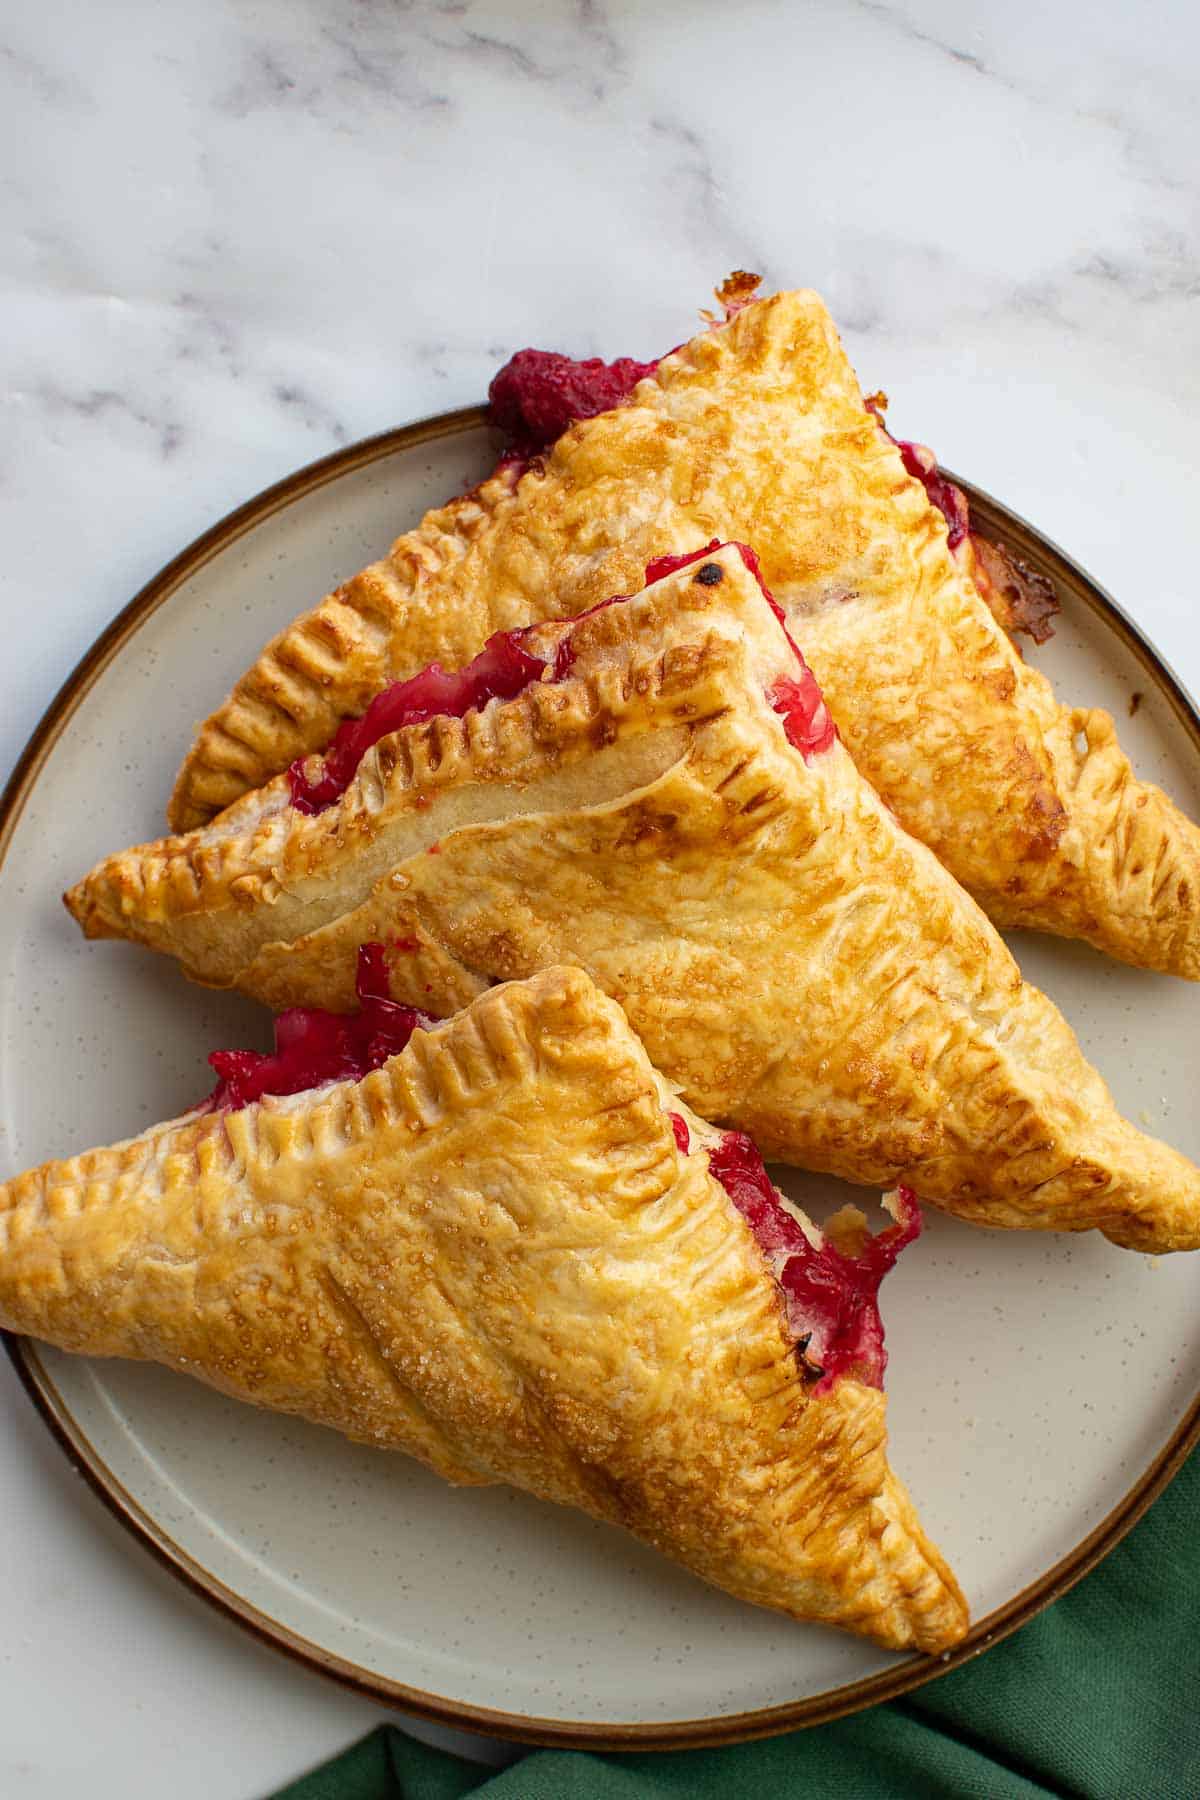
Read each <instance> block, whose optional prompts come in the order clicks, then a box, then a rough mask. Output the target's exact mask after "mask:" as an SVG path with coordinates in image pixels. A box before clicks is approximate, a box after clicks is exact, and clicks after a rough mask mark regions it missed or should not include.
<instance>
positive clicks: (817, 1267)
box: [676, 1120, 921, 1389]
mask: <svg viewBox="0 0 1200 1800" xmlns="http://www.w3.org/2000/svg"><path fill="white" fill-rule="evenodd" d="M680 1123H682V1120H681V1121H680ZM676 1140H677V1141H678V1128H676ZM681 1148H686V1146H685V1145H681ZM708 1165H709V1168H710V1169H711V1170H712V1172H713V1174H714V1175H715V1176H716V1178H717V1180H718V1181H719V1182H720V1183H721V1186H722V1187H723V1188H724V1189H725V1192H726V1193H727V1194H728V1195H729V1198H730V1199H731V1200H732V1201H733V1204H734V1205H735V1206H736V1207H737V1209H738V1211H739V1212H740V1213H741V1215H742V1217H743V1218H744V1219H745V1221H746V1223H747V1224H748V1225H749V1227H750V1229H751V1231H752V1232H753V1233H754V1235H755V1237H756V1238H757V1240H758V1244H759V1248H760V1249H761V1250H762V1251H763V1254H764V1255H765V1256H767V1257H768V1258H769V1259H770V1261H771V1265H772V1267H773V1268H774V1270H775V1271H776V1280H777V1281H778V1282H779V1285H780V1286H781V1287H782V1289H783V1291H784V1294H785V1296H786V1299H787V1311H788V1323H789V1325H790V1326H791V1327H792V1329H793V1330H794V1331H795V1332H796V1334H797V1346H796V1347H797V1349H798V1350H799V1351H800V1354H801V1355H802V1356H803V1358H804V1361H805V1363H806V1364H807V1366H808V1368H809V1370H810V1371H811V1373H812V1374H813V1375H814V1376H816V1377H817V1379H818V1386H819V1388H822V1389H823V1388H825V1387H827V1386H829V1385H831V1384H832V1383H833V1382H834V1381H835V1380H836V1379H837V1377H838V1376H839V1375H855V1376H856V1377H857V1378H858V1379H859V1380H860V1381H865V1382H868V1383H869V1384H870V1385H871V1386H872V1387H882V1386H883V1373H884V1370H885V1369H886V1367H887V1352H886V1350H885V1349H884V1346H883V1321H882V1319H881V1318H880V1316H879V1304H878V1298H877V1297H878V1293H879V1284H880V1282H881V1281H882V1280H883V1278H884V1276H885V1275H886V1274H887V1272H888V1270H889V1269H890V1268H891V1267H892V1265H893V1263H894V1262H895V1260H896V1258H897V1257H898V1256H899V1254H900V1252H901V1250H903V1249H904V1248H905V1246H906V1245H907V1244H911V1243H912V1242H913V1240H914V1238H916V1237H917V1236H919V1234H920V1230H921V1209H920V1207H919V1206H918V1205H917V1201H916V1198H915V1196H914V1195H913V1194H912V1193H911V1191H910V1190H909V1189H908V1188H904V1187H902V1188H899V1189H898V1190H897V1199H898V1203H899V1212H900V1217H899V1219H898V1220H897V1221H896V1223H895V1224H893V1225H889V1226H888V1228H887V1230H886V1231H881V1232H880V1233H879V1234H878V1235H877V1236H875V1237H872V1236H870V1235H869V1234H867V1235H866V1236H865V1237H864V1241H863V1243H862V1246H861V1248H860V1249H859V1250H857V1251H856V1252H855V1253H854V1254H853V1255H849V1254H847V1253H846V1252H845V1251H842V1250H839V1249H838V1248H837V1245H836V1244H834V1243H832V1242H830V1240H829V1239H828V1238H827V1239H826V1240H825V1242H824V1243H823V1244H822V1245H821V1247H820V1249H817V1248H815V1247H814V1246H813V1245H812V1244H811V1243H810V1242H809V1240H808V1238H807V1236H806V1235H805V1233H804V1231H803V1230H802V1228H801V1227H800V1225H799V1224H798V1223H797V1221H796V1220H795V1219H794V1218H793V1217H792V1215H791V1213H790V1212H788V1210H787V1208H786V1207H785V1206H784V1205H783V1204H782V1202H781V1201H780V1198H779V1195H778V1194H777V1193H776V1191H775V1189H774V1187H773V1186H772V1184H771V1180H770V1177H769V1176H768V1174H767V1172H766V1169H765V1168H764V1167H763V1160H762V1157H761V1156H760V1155H759V1153H758V1149H757V1147H756V1146H755V1144H754V1142H753V1140H752V1139H751V1138H748V1137H747V1136H746V1134H745V1133H744V1132H741V1131H727V1132H725V1133H724V1134H723V1135H722V1138H721V1141H720V1143H719V1144H718V1145H717V1146H716V1147H715V1149H712V1150H710V1151H709V1153H708Z"/></svg>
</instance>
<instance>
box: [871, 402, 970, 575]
mask: <svg viewBox="0 0 1200 1800" xmlns="http://www.w3.org/2000/svg"><path fill="white" fill-rule="evenodd" d="M886 406H887V396H886V395H885V394H868V396H867V399H866V408H867V411H868V412H869V413H873V414H874V416H875V422H876V424H877V425H878V426H879V429H880V431H882V432H883V435H884V436H885V437H886V438H891V441H892V443H893V444H895V446H896V448H897V450H898V451H899V452H900V458H901V461H902V462H903V464H904V467H905V468H906V470H907V471H908V473H909V474H910V475H913V476H915V477H916V479H917V480H918V481H919V482H920V483H921V486H922V487H923V488H924V489H925V492H926V493H927V494H928V496H929V499H930V503H931V504H932V505H933V506H936V507H937V509H938V511H939V512H940V513H941V515H942V517H943V518H944V519H945V521H946V530H947V535H948V539H949V544H950V548H951V549H952V550H957V549H958V546H959V545H960V544H961V543H964V542H965V541H966V538H967V535H968V533H969V532H970V530H971V514H970V510H969V508H968V506H967V496H966V495H965V494H964V493H963V491H962V489H961V488H957V487H955V485H954V483H953V482H952V481H947V479H946V477H945V476H944V475H943V474H942V472H941V470H940V469H939V468H938V463H937V457H936V456H935V455H934V454H933V451H932V450H931V449H930V448H929V446H928V445H927V444H916V443H913V441H912V440H911V439H910V438H898V437H892V434H891V432H890V431H889V430H888V428H887V421H886V420H885V418H884V416H883V415H884V410H885V408H886Z"/></svg>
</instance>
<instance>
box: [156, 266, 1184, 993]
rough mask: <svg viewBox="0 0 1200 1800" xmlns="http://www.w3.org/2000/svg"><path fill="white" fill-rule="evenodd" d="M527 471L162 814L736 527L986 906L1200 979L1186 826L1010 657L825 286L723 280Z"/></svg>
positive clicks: (264, 697) (411, 563)
mask: <svg viewBox="0 0 1200 1800" xmlns="http://www.w3.org/2000/svg"><path fill="white" fill-rule="evenodd" d="M518 477H519V470H518V469H516V468H514V467H502V469H501V470H500V471H499V472H498V473H497V475H496V477H494V478H493V479H492V480H490V481H488V482H486V483H484V485H483V486H482V487H481V488H480V489H479V490H478V491H477V492H475V493H474V494H471V495H468V496H466V497H465V498H463V499H460V500H457V501H454V502H452V503H451V504H450V505H449V506H447V507H443V508H441V509H439V510H437V511H434V512H431V513H430V514H429V515H428V516H427V517H426V519H425V520H424V521H423V522H422V524H421V525H420V526H419V527H418V528H417V529H416V530H415V531H411V532H409V533H407V534H406V535H405V536H403V537H401V538H400V539H399V540H398V541H397V542H396V543H395V544H394V545H393V547H392V549H391V551H390V552H389V554H388V555H387V556H386V557H385V558H384V559H383V560H382V561H381V562H379V563H376V564H375V565H374V566H373V567H371V568H369V569H366V570H364V571H363V572H362V574H360V575H358V576H356V577H355V578H354V579H353V580H352V581H350V582H348V583H347V584H346V585H345V586H344V587H342V588H340V589H338V591H337V592H336V593H334V594H331V595H330V596H329V597H328V598H327V599H325V600H324V601H322V603H321V604H320V605H319V606H318V607H317V608H316V610H315V611H313V612H310V613H308V614H306V615H305V616H304V617H302V618H301V619H299V620H298V621H297V622H296V623H295V624H294V625H293V626H291V627H290V628H289V629H288V630H286V631H285V632H283V633H282V634H281V635H280V636H279V637H277V638H276V639H275V640H274V641H273V642H272V643H271V644H270V645H269V646H268V647H267V649H266V650H265V651H264V652H263V654H262V656H261V657H260V659H259V661H258V662H257V663H256V664H255V666H254V667H253V668H252V669H251V670H250V671H249V672H248V673H247V674H246V675H245V676H244V677H243V679H242V680H241V681H240V682H239V683H238V684H237V686H236V688H235V689H234V691H233V693H232V695H231V696H230V698H229V700H228V701H227V702H226V703H225V704H224V705H223V706H222V707H221V708H220V709H219V710H218V711H217V712H216V713H215V714H214V715H213V717H212V718H211V719H210V720H209V721H208V722H207V723H206V724H205V725H204V726H203V727H202V728H201V730H200V732H199V735H198V736H197V738H196V741H195V744H194V746H193V748H192V751H191V753H190V754H189V756H188V758H187V760H186V762H185V764H184V766H183V769H182V772H181V774H180V777H179V781H178V785H177V787H176V790H175V794H174V797H173V800H172V804H171V808H170V812H169V818H170V821H171V824H172V826H173V827H174V828H176V829H185V828H190V827H192V826H195V825H197V824H200V823H202V822H203V821H204V820H205V819H207V818H209V817H211V816H212V814H213V813H214V812H216V811H217V810H219V809H220V808H222V807H224V806H226V805H228V804H229V803H230V802H231V801H232V800H235V799H236V798H237V797H238V795H239V794H240V793H242V792H243V791H245V790H246V789H247V788H253V787H256V786H258V785H260V784H261V783H262V782H263V781H265V780H266V779H267V778H268V777H269V776H271V775H273V774H275V773H277V772H278V771H279V770H281V769H283V768H285V767H286V766H287V765H288V764H289V763H290V762H291V761H292V760H293V758H295V757H297V756H302V755H305V754H307V753H308V752H311V751H313V750H315V749H319V748H320V747H321V746H322V745H323V744H325V743H326V742H328V740H329V738H330V736H331V735H332V732H333V730H334V728H335V727H336V725H337V723H338V721H339V720H340V719H341V718H343V717H345V716H348V715H352V714H356V713H359V712H361V711H362V710H363V709H364V707H365V706H366V705H367V703H368V702H369V700H370V699H371V697H372V695H373V694H374V693H375V692H377V690H378V689H379V688H380V687H382V686H383V685H384V684H385V683H387V682H389V681H391V680H393V679H396V678H399V677H404V676H408V675H410V674H412V673H413V671H414V670H416V669H418V668H420V667H422V666H423V665H424V664H426V663H428V662H431V661H433V660H435V659H440V660H441V661H443V662H447V663H449V664H451V665H452V666H457V665H458V664H460V663H462V662H464V661H466V659H467V658H468V657H469V656H470V655H471V654H472V653H473V652H474V650H475V649H477V648H478V646H479V644H480V643H482V642H483V640H484V638H485V637H487V635H488V634H489V633H490V632H493V631H495V630H498V629H508V628H510V627H512V626H516V625H520V624H523V623H525V622H526V621H528V620H530V619H538V618H544V617H546V616H547V610H548V609H550V608H558V609H559V610H560V614H561V615H566V614H572V613H578V612H580V611H582V610H583V609H584V608H585V607H587V606H590V605H592V604H594V603H595V602H596V601H598V600H601V599H603V598H604V597H605V596H606V595H608V594H611V593H614V592H616V591H618V590H621V591H629V590H630V589H631V588H633V587H635V586H636V585H637V584H638V583H639V582H640V580H641V571H642V568H643V566H644V564H645V563H646V562H647V561H648V560H649V559H650V558H651V557H652V556H654V555H657V554H659V553H660V552H661V551H664V550H685V549H695V548H698V547H699V546H700V545H702V544H704V543H706V542H707V541H708V540H710V539H711V538H713V537H718V538H733V539H746V540H748V541H749V542H751V543H753V544H754V545H755V547H756V549H757V550H758V552H759V554H760V555H761V557H762V561H763V567H764V571H765V573H766V577H767V580H768V582H769V584H770V586H771V587H772V589H773V590H774V592H775V593H776V595H777V596H778V598H779V600H780V601H781V603H782V604H783V606H784V607H785V609H786V611H787V613H788V617H789V620H790V622H791V624H792V628H793V630H794V631H795V633H796V635H797V637H798V638H799V639H800V641H801V644H802V647H803V649H804V653H805V656H806V657H807V658H808V660H809V662H810V664H811V665H812V668H813V669H814V671H815V673H816V675H817V677H818V679H819V681H820V682H821V685H822V688H823V689H824V692H825V695H826V698H827V700H828V702H829V706H830V708H831V710H832V712H833V715H834V717H835V719H836V720H837V723H838V727H839V729H840V730H841V732H842V735H843V736H844V738H845V740H846V743H847V744H848V745H849V747H850V749H851V751H852V752H853V754H854V756H855V758H856V760H857V762H858V764H859V767H860V768H861V770H862V771H863V773H864V774H865V775H866V776H867V778H868V779H869V780H870V781H871V782H872V783H873V785H874V786H875V787H876V788H877V790H878V791H879V793H880V794H881V795H882V796H883V798H884V799H885V800H886V801H887V802H888V804H889V805H890V806H891V807H892V808H893V809H894V810H895V812H896V813H897V815H898V817H899V818H900V819H901V820H902V821H903V823H904V825H905V827H906V828H907V829H908V830H909V831H911V832H912V833H913V835H914V836H915V837H918V838H920V839H921V840H922V841H923V842H924V843H926V844H928V845H929V846H930V847H931V848H932V849H933V850H934V851H935V852H936V853H937V855H938V856H939V857H940V858H941V860H942V861H943V862H944V863H945V864H946V866H947V867H948V868H949V869H950V870H951V871H952V872H953V873H954V874H955V875H956V876H957V877H958V879H959V880H960V881H961V882H962V883H963V884H964V885H965V886H966V887H967V888H968V889H970V891H971V892H972V893H973V894H974V895H975V896H976V898H977V899H978V900H979V901H980V903H981V904H982V905H983V906H984V907H985V909H986V910H987V911H988V912H989V913H990V914H991V916H992V918H993V919H994V920H996V921H997V922H999V923H1000V924H1002V925H1013V926H1033V927H1037V928H1038V929H1041V930H1046V931H1052V932H1057V933H1060V934H1062V935H1065V936H1068V937H1081V938H1085V939H1087V940H1088V941H1089V942H1090V943H1092V944H1095V945H1096V946H1097V947H1098V948H1100V949H1102V950H1105V951H1107V952H1109V954H1111V955H1113V956H1117V957H1120V958H1122V959H1124V960H1125V961H1128V962H1134V963H1139V964H1143V965H1145V966H1146V967H1149V968H1154V969H1160V970H1167V971H1171V972H1174V973H1177V974H1181V975H1186V976H1189V977H1192V978H1196V977H1197V976H1200V831H1198V830H1197V828H1196V827H1195V826H1194V825H1193V824H1192V823H1191V822H1190V821H1189V820H1188V819H1186V818H1185V817H1184V816H1183V815H1182V814H1181V813H1180V812H1178V811H1177V810H1176V808H1175V807H1174V806H1173V805H1172V804H1171V802H1170V801H1169V800H1168V799H1167V798H1166V796H1165V795H1164V794H1162V793H1161V792H1160V791H1159V790H1158V789H1157V788H1155V787H1152V786H1148V785H1146V784H1144V783H1142V782H1139V781H1137V780H1136V779H1135V777H1134V775H1133V772H1132V770H1131V768H1130V765H1129V763H1128V761H1127V759H1126V757H1125V756H1124V754H1123V753H1122V751H1121V748H1120V745H1119V744H1118V742H1117V738H1116V733H1115V730H1114V727H1113V722H1112V719H1111V718H1110V717H1109V715H1108V714H1107V713H1104V712H1101V711H1098V710H1095V709H1090V708H1087V707H1073V706H1064V705H1060V704H1059V703H1058V701H1057V700H1056V699H1055V697H1054V694H1053V692H1052V691H1051V688H1050V685H1049V683H1048V682H1047V681H1046V679H1045V677H1044V676H1043V675H1041V674H1040V673H1038V672H1037V671H1036V670H1034V669H1031V668H1029V667H1028V666H1027V665H1026V664H1025V663H1024V662H1023V661H1022V659H1021V657H1020V655H1019V654H1018V652H1017V651H1016V650H1015V649H1014V647H1013V645H1012V644H1011V643H1010V642H1009V640H1008V638H1007V637H1006V636H1005V633H1004V632H1003V631H1002V630H1001V629H1000V627H999V626H998V625H997V623H996V621H995V619H994V618H993V616H992V614H991V612H990V611H989V608H988V606H987V605H986V604H985V603H984V601H983V599H982V598H981V595H980V592H979V589H978V588H977V586H976V584H975V581H974V580H973V579H972V568H973V567H974V563H973V559H972V558H971V556H970V554H969V545H968V547H967V549H966V551H965V552H964V554H963V555H962V556H955V555H954V554H952V552H951V550H950V548H949V545H948V541H947V530H946V521H945V520H944V518H943V516H942V514H941V512H940V511H939V510H938V509H937V507H935V506H934V505H932V504H931V502H930V499H929V497H928V496H927V494H926V491H925V488H924V487H923V486H922V484H921V482H920V481H918V480H916V479H914V478H912V477H911V476H910V475H909V474H907V473H906V472H905V466H904V463H903V461H902V459H901V454H900V450H899V448H898V447H897V446H896V445H895V444H894V443H893V442H892V441H891V440H890V439H889V438H888V436H887V435H886V433H885V432H884V431H882V430H881V429H880V427H879V425H878V423H877V420H876V418H875V416H874V415H873V414H872V413H870V412H869V411H868V410H867V409H866V407H865V406H864V402H863V396H862V394H861V392H860V389H859V386H858V383H857V381H856V379H855V376H854V372H853V370H852V369H851V367H850V364H849V362H848V361H847V359H846V356H845V354H844V352H843V350H842V348H841V345H840V343H839V340H838V336H837V332H836V330H835V328H834V326H833V323H832V321H831V320H830V318H829V315H828V313H827V312H826V310H825V308H824V306H823V305H822V303H821V301H820V300H819V298H818V297H817V296H816V295H815V294H812V293H807V292H799V293H784V294H777V295H774V296H772V297H770V298H766V299H762V300H759V301H755V302H752V303H750V304H742V305H740V307H739V310H737V311H736V313H735V315H734V317H733V318H732V319H731V320H730V321H729V322H728V323H727V324H725V325H723V326H722V327H720V328H718V329H714V330H710V331H706V332H705V333H703V334H702V335H701V336H699V337H696V338H694V339H693V340H692V341H691V342H690V343H687V344H684V345H682V346H681V347H680V348H679V349H678V350H676V351H675V352H673V353H672V354H671V355H669V356H667V357H665V358H664V359H663V360H662V361H661V362H660V363H659V364H658V365H657V368H656V369H655V370H654V371H653V373H652V374H650V375H649V376H647V378H646V379H644V380H643V381H641V382H640V383H639V384H638V385H637V387H636V388H635V389H634V391H633V394H632V397H631V399H630V400H629V401H628V403H627V404H625V405H622V406H619V407H617V408H615V409H613V410H611V411H608V412H605V413H602V414H601V415H600V416H598V417H595V418H591V419H588V420H585V421H583V422H581V423H578V424H576V425H574V426H572V427H571V428H570V429H569V430H567V431H566V432H565V433H564V434H563V436H562V437H561V438H560V439H559V440H558V442H557V443H556V444H555V445H554V447H553V448H552V450H551V451H550V452H549V454H548V455H547V456H546V457H545V459H544V460H539V461H537V462H535V464H534V466H533V467H532V468H530V469H529V471H528V472H527V473H525V474H524V476H523V477H520V478H519V479H518Z"/></svg>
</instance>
